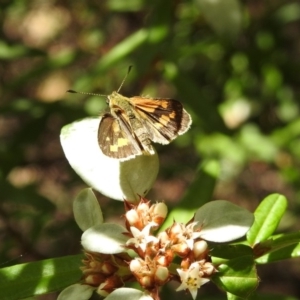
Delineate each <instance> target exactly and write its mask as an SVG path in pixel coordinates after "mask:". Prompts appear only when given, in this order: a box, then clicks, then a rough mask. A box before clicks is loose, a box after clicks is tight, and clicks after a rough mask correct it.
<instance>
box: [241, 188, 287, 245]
mask: <svg viewBox="0 0 300 300" xmlns="http://www.w3.org/2000/svg"><path fill="white" fill-rule="evenodd" d="M286 207H287V200H286V198H285V197H284V196H282V195H279V194H272V195H269V196H268V197H266V198H265V199H264V200H263V201H262V202H261V203H260V205H259V206H258V208H257V209H256V211H255V212H254V217H255V221H254V224H253V225H252V227H251V228H250V230H249V231H248V233H247V240H248V242H249V244H250V245H255V244H257V243H260V242H263V241H265V240H267V239H268V238H269V237H270V236H271V234H272V233H273V232H274V231H275V230H276V228H277V226H278V224H279V222H280V219H281V217H282V216H283V214H284V212H285V210H286Z"/></svg>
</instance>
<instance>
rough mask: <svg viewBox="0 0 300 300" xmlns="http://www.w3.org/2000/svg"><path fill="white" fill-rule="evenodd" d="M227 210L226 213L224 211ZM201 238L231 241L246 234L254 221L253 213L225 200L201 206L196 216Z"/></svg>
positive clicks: (214, 240)
mask: <svg viewBox="0 0 300 300" xmlns="http://www.w3.org/2000/svg"><path fill="white" fill-rule="evenodd" d="M224 212H226V213H224ZM194 220H195V222H198V225H196V226H195V229H196V228H199V229H200V230H201V232H200V233H201V238H203V239H205V240H207V241H211V242H219V243H223V242H229V241H232V240H236V239H238V238H240V237H242V236H244V235H245V234H246V233H247V231H248V230H249V228H250V226H251V225H252V223H253V220H254V218H253V214H251V213H250V212H249V211H247V210H246V209H244V208H242V207H239V206H237V205H235V204H232V203H230V202H228V201H225V200H215V201H210V202H209V203H206V204H205V205H203V206H201V207H200V208H199V209H198V210H197V212H196V214H195V218H194Z"/></svg>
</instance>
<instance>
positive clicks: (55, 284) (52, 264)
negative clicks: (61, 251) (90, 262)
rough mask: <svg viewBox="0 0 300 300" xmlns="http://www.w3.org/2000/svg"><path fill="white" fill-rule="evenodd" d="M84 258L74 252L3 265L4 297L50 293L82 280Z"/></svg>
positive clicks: (6, 299)
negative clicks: (7, 265) (70, 254)
mask: <svg viewBox="0 0 300 300" xmlns="http://www.w3.org/2000/svg"><path fill="white" fill-rule="evenodd" d="M81 259H82V255H74V256H66V257H60V258H53V259H47V260H43V261H39V262H30V263H25V264H20V265H15V266H12V267H7V268H3V269H0V286H1V300H14V299H23V298H25V297H29V296H33V295H41V294H45V293H50V292H53V291H58V290H61V289H63V288H65V287H67V286H68V285H71V284H73V283H76V282H78V281H79V280H80V278H81V276H82V272H81V271H80V269H79V267H80V265H81Z"/></svg>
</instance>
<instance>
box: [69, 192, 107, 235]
mask: <svg viewBox="0 0 300 300" xmlns="http://www.w3.org/2000/svg"><path fill="white" fill-rule="evenodd" d="M73 212H74V218H75V221H76V223H77V225H78V226H79V228H80V229H81V230H82V231H85V230H87V229H88V228H90V227H93V226H95V225H98V224H102V223H103V215H102V211H101V207H100V205H99V203H98V201H97V198H96V196H95V194H94V193H93V191H92V189H91V188H87V189H83V190H82V191H80V193H79V194H78V195H77V196H76V198H75V199H74V201H73Z"/></svg>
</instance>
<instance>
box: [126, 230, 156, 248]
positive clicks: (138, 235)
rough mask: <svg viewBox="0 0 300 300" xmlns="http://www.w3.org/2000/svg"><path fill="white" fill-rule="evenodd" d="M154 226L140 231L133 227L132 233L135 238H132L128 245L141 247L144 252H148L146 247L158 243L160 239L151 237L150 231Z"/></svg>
mask: <svg viewBox="0 0 300 300" xmlns="http://www.w3.org/2000/svg"><path fill="white" fill-rule="evenodd" d="M151 227H152V224H148V225H147V226H145V227H144V229H143V230H139V229H137V228H136V227H133V226H131V227H130V231H131V233H132V235H133V238H130V239H129V240H128V241H127V242H126V245H134V247H135V248H138V247H140V248H141V249H142V251H145V250H146V246H147V244H148V243H151V242H155V243H158V241H159V240H158V238H156V237H155V236H153V235H150V229H151Z"/></svg>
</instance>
